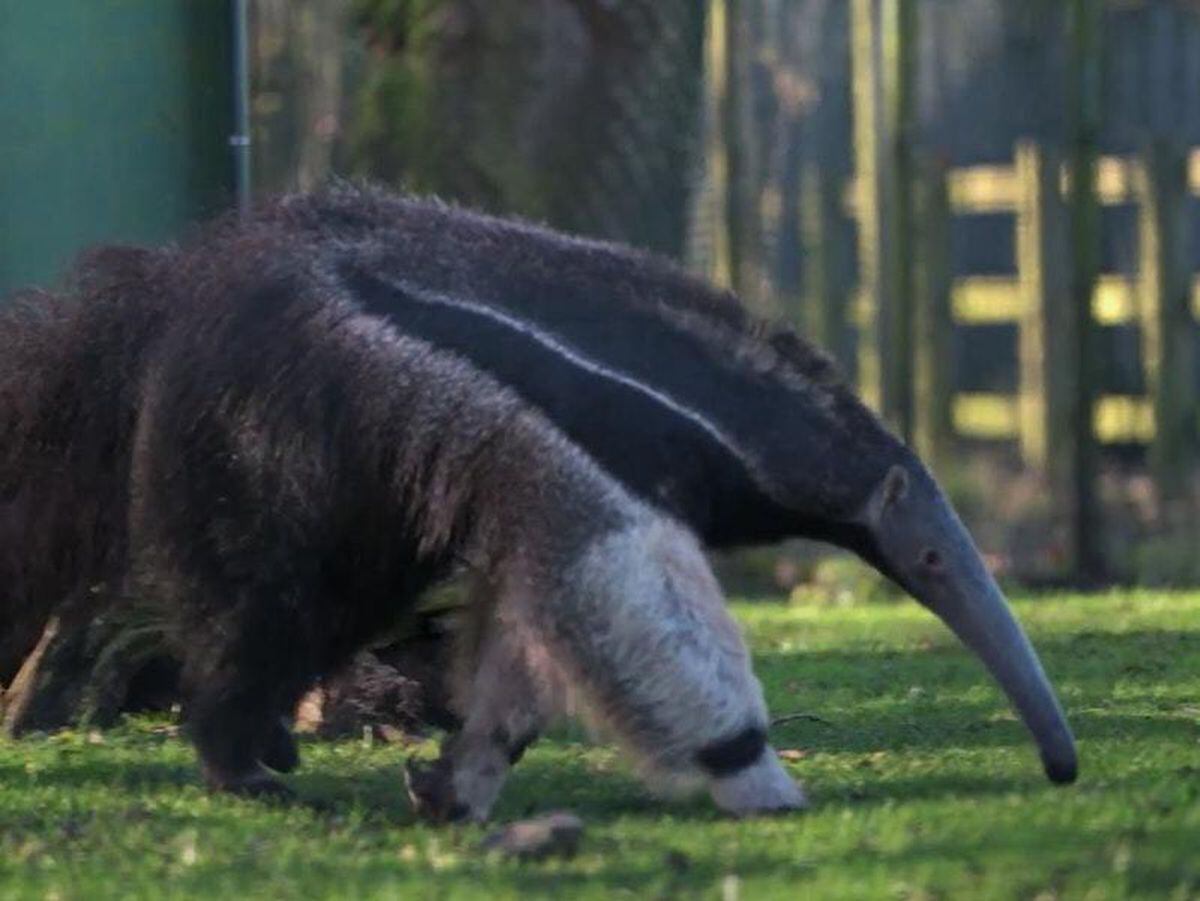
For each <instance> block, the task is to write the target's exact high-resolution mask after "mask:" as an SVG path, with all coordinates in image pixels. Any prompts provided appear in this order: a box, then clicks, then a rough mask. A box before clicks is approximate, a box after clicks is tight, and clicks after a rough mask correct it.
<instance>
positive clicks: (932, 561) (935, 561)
mask: <svg viewBox="0 0 1200 901" xmlns="http://www.w3.org/2000/svg"><path fill="white" fill-rule="evenodd" d="M921 565H922V566H923V567H925V569H932V570H939V569H941V568H942V555H941V554H939V553H938V552H937V551H936V550H934V549H933V548H931V547H930V548H926V549H925V550H924V551H922V553H921Z"/></svg>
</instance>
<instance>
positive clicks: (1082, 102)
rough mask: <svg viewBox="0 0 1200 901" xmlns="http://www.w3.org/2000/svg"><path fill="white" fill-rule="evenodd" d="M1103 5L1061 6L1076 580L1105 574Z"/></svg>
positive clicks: (1074, 0) (1078, 2)
mask: <svg viewBox="0 0 1200 901" xmlns="http://www.w3.org/2000/svg"><path fill="white" fill-rule="evenodd" d="M1105 14H1106V7H1105V5H1104V4H1099V3H1096V2H1095V0H1071V2H1070V4H1069V6H1068V8H1067V37H1068V45H1069V66H1068V84H1069V90H1068V92H1067V93H1068V100H1067V108H1068V110H1069V113H1070V128H1069V132H1070V135H1071V140H1070V148H1071V150H1070V154H1069V157H1068V161H1067V167H1068V175H1069V178H1068V193H1067V211H1068V218H1069V223H1070V246H1069V255H1068V259H1069V260H1070V266H1071V283H1070V295H1069V299H1070V304H1071V313H1072V315H1073V316H1074V318H1075V328H1074V330H1073V333H1072V335H1071V337H1072V339H1073V343H1074V348H1073V349H1072V351H1073V352H1072V357H1073V360H1072V362H1073V364H1074V372H1073V378H1072V385H1071V390H1072V391H1073V392H1074V394H1075V399H1074V402H1073V403H1072V405H1071V408H1072V413H1073V414H1074V415H1073V422H1072V424H1071V431H1072V438H1073V441H1072V445H1073V446H1072V455H1071V457H1072V458H1071V466H1070V469H1071V473H1070V477H1071V481H1072V487H1071V494H1070V498H1069V500H1070V504H1069V507H1070V510H1071V528H1070V538H1071V549H1070V561H1071V569H1072V570H1073V571H1074V574H1075V576H1076V578H1077V579H1078V580H1080V581H1083V582H1098V581H1101V580H1103V579H1104V577H1105V571H1106V568H1107V567H1106V564H1105V560H1104V553H1103V550H1102V546H1101V545H1102V541H1101V535H1102V534H1103V529H1102V527H1101V522H1100V519H1101V513H1100V506H1099V502H1098V499H1097V497H1096V474H1097V469H1098V459H1097V458H1098V451H1097V445H1096V434H1095V422H1094V418H1095V407H1096V394H1097V390H1096V373H1097V366H1096V325H1095V322H1094V320H1093V317H1092V297H1093V295H1094V294H1095V289H1096V280H1097V277H1098V274H1099V271H1100V206H1099V199H1098V196H1097V192H1096V168H1097V162H1098V159H1099V147H1100V129H1101V125H1102V119H1103V108H1102V103H1103V98H1102V89H1101V69H1102V60H1103V48H1102V32H1103V27H1104V16H1105Z"/></svg>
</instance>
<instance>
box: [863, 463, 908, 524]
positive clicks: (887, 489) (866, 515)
mask: <svg viewBox="0 0 1200 901" xmlns="http://www.w3.org/2000/svg"><path fill="white" fill-rule="evenodd" d="M907 495H908V471H907V470H906V469H905V468H904V467H903V466H901V465H900V464H899V463H897V464H895V465H893V466H892V467H891V468H890V469H889V470H888V471H887V475H885V476H884V477H883V479H882V480H880V482H879V484H878V485H876V486H875V490H874V491H872V492H871V499H870V500H869V501H867V506H866V509H865V510H864V511H863V516H862V519H863V520H864V521H865V522H866V524H867V525H868V526H875V525H878V524H879V521H880V519H882V518H883V514H884V513H885V512H887V510H888V508H890V507H892V506H894V505H896V504H898V503H900V502H901V501H902V500H904V498H905V497H906V496H907Z"/></svg>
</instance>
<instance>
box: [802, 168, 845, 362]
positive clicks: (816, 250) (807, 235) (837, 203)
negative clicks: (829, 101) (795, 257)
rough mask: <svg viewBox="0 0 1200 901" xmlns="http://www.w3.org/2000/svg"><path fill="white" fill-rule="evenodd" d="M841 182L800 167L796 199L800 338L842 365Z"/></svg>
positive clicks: (820, 170)
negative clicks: (801, 267)
mask: <svg viewBox="0 0 1200 901" xmlns="http://www.w3.org/2000/svg"><path fill="white" fill-rule="evenodd" d="M840 186H841V182H840V180H839V179H838V178H837V177H836V176H835V175H834V174H833V173H832V172H829V171H828V170H827V169H826V167H825V166H823V165H822V164H821V163H819V162H810V163H808V164H807V165H806V166H805V167H804V174H803V183H802V189H801V199H800V203H801V206H800V241H801V248H800V252H801V254H802V255H803V260H804V316H803V326H804V332H805V334H806V335H807V336H808V337H809V338H811V339H812V340H813V341H815V342H816V343H817V344H819V345H820V346H821V347H823V348H824V349H825V350H827V351H828V352H829V353H830V354H832V355H833V356H834V357H835V358H837V359H838V361H839V362H842V363H844V362H845V347H846V340H845V339H846V307H845V302H846V293H847V292H846V288H847V286H846V284H845V278H844V273H845V266H844V265H843V257H842V247H841V242H840V240H839V235H840V229H839V227H838V225H839V220H840V217H842V216H843V215H844V214H843V212H842V204H841V191H840V190H839V188H840Z"/></svg>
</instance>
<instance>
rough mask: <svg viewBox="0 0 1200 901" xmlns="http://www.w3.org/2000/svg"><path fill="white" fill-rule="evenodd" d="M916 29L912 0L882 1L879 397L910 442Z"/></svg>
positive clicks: (912, 340) (911, 432)
mask: <svg viewBox="0 0 1200 901" xmlns="http://www.w3.org/2000/svg"><path fill="white" fill-rule="evenodd" d="M917 24H918V18H917V3H916V0H883V8H882V17H881V26H882V28H881V38H882V42H881V43H882V54H883V72H882V74H883V99H884V109H883V115H884V133H885V136H886V140H887V142H888V144H887V147H886V148H885V152H886V153H887V155H888V156H889V157H890V166H891V170H892V179H891V195H892V196H891V200H890V204H889V206H888V208H887V209H886V210H885V215H887V216H888V217H889V219H890V220H891V226H890V231H891V235H892V241H891V247H890V253H889V254H888V258H887V266H888V270H887V272H888V278H889V279H890V281H891V282H892V292H891V296H892V307H891V309H890V310H885V311H883V312H884V315H886V316H887V317H888V319H889V320H890V322H889V325H888V328H887V330H886V331H887V332H889V333H890V334H891V346H890V347H889V348H888V351H887V353H886V354H885V360H886V363H887V367H886V369H885V375H884V378H885V388H884V395H885V397H889V403H888V406H889V410H890V412H889V419H891V420H892V422H893V425H894V426H895V427H896V429H897V430H898V431H899V432H900V434H901V435H903V436H904V438H905V439H907V440H909V441H912V440H913V438H914V434H915V415H914V407H913V392H914V390H915V379H914V365H915V364H914V354H915V325H914V322H915V316H914V302H915V301H914V295H915V292H914V281H913V280H914V277H915V268H914V265H913V260H914V257H915V254H916V241H915V232H916V222H915V219H914V216H913V200H914V191H915V190H916V184H917V173H916V166H915V163H914V156H913V154H914V146H915V139H916V118H917V98H916V72H917V68H916V55H917Z"/></svg>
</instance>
